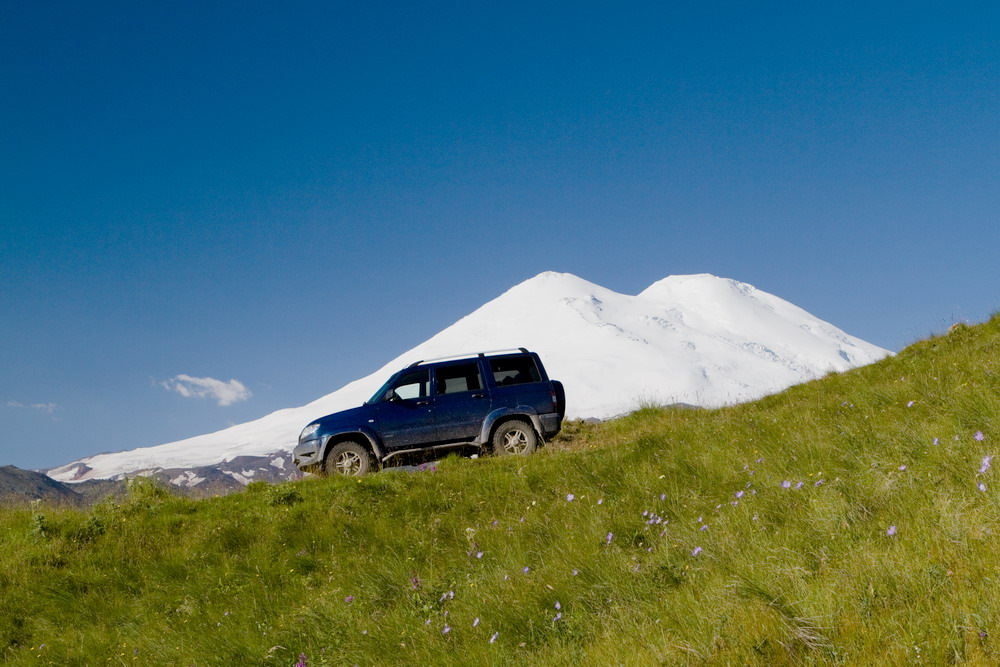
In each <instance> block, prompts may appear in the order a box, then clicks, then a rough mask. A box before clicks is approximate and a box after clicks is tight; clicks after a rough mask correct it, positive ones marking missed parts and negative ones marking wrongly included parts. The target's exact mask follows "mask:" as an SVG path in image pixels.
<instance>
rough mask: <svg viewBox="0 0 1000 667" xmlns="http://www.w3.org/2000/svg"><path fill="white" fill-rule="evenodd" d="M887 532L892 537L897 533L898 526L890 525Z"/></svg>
mask: <svg viewBox="0 0 1000 667" xmlns="http://www.w3.org/2000/svg"><path fill="white" fill-rule="evenodd" d="M885 534H886V535H888V536H889V537H892V536H893V535H895V534H896V527H895V526H889V527H888V528H887V529H886V531H885Z"/></svg>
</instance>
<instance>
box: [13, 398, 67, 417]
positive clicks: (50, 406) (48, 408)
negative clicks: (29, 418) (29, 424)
mask: <svg viewBox="0 0 1000 667" xmlns="http://www.w3.org/2000/svg"><path fill="white" fill-rule="evenodd" d="M7 407H8V408H30V409H31V410H41V411H42V412H47V413H48V414H50V415H51V414H52V413H53V412H55V411H56V408H58V407H59V406H58V405H56V404H55V403H32V404H31V405H25V404H24V403H21V402H20V401H7Z"/></svg>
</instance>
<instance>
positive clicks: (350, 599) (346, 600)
mask: <svg viewBox="0 0 1000 667" xmlns="http://www.w3.org/2000/svg"><path fill="white" fill-rule="evenodd" d="M344 602H354V596H353V595H348V596H347V597H346V598H344Z"/></svg>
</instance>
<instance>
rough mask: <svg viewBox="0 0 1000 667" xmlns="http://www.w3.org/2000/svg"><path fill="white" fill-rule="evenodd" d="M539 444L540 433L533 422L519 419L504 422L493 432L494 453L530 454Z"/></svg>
mask: <svg viewBox="0 0 1000 667" xmlns="http://www.w3.org/2000/svg"><path fill="white" fill-rule="evenodd" d="M537 446H538V435H537V434H536V433H535V429H533V428H532V427H531V424H529V423H527V422H523V421H521V420H519V419H516V420H512V421H509V422H504V423H503V424H501V425H500V427H499V428H497V430H496V433H494V434H493V453H494V454H496V455H497V456H504V455H506V454H530V453H532V452H533V451H535V448H536V447H537Z"/></svg>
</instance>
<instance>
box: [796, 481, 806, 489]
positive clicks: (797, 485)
mask: <svg viewBox="0 0 1000 667" xmlns="http://www.w3.org/2000/svg"><path fill="white" fill-rule="evenodd" d="M804 483H805V482H799V483H798V484H796V485H795V488H796V489H801V488H802V485H803V484H804Z"/></svg>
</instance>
